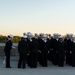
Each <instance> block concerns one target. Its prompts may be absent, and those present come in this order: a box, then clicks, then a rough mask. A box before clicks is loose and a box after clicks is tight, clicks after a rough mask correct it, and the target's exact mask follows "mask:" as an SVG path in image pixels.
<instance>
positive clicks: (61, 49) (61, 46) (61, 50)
mask: <svg viewBox="0 0 75 75" xmlns="http://www.w3.org/2000/svg"><path fill="white" fill-rule="evenodd" d="M56 46H57V54H58V66H59V67H63V66H64V61H65V51H66V47H67V44H66V43H65V42H64V37H63V36H60V37H59V40H58V43H57V45H56Z"/></svg>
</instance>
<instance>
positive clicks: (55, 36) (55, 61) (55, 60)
mask: <svg viewBox="0 0 75 75" xmlns="http://www.w3.org/2000/svg"><path fill="white" fill-rule="evenodd" d="M58 38H59V34H58V33H54V34H53V38H52V39H51V48H52V53H53V55H52V57H53V59H52V64H53V65H58V54H57V47H56V45H57V43H58Z"/></svg>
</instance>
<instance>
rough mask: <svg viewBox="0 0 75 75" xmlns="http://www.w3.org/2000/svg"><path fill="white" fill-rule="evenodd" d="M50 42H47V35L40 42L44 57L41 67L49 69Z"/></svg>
mask: <svg viewBox="0 0 75 75" xmlns="http://www.w3.org/2000/svg"><path fill="white" fill-rule="evenodd" d="M49 49H50V48H49V41H48V40H47V35H46V34H44V35H43V39H42V40H41V42H40V51H41V53H42V54H41V55H42V59H41V65H42V67H47V66H48V62H47V61H48V51H49Z"/></svg>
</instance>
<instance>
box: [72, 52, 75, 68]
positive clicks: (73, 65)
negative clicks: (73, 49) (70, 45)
mask: <svg viewBox="0 0 75 75" xmlns="http://www.w3.org/2000/svg"><path fill="white" fill-rule="evenodd" d="M72 67H75V53H72Z"/></svg>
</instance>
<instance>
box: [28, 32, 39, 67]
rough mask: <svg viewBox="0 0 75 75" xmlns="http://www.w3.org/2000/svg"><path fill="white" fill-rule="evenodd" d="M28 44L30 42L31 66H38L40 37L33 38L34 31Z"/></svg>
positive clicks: (29, 37) (29, 36)
mask: <svg viewBox="0 0 75 75" xmlns="http://www.w3.org/2000/svg"><path fill="white" fill-rule="evenodd" d="M28 44H29V50H30V59H29V60H30V63H29V66H30V67H31V68H36V67H37V62H38V51H39V42H38V39H36V38H33V35H32V33H30V34H29V35H28Z"/></svg>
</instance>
